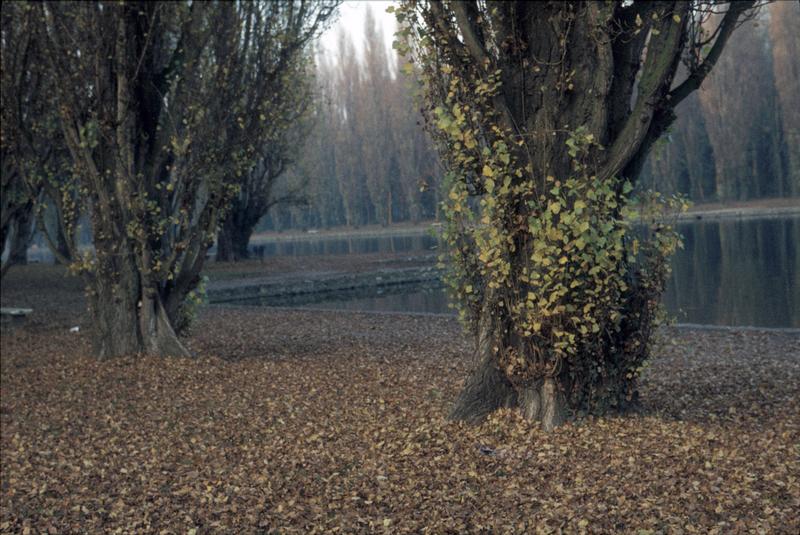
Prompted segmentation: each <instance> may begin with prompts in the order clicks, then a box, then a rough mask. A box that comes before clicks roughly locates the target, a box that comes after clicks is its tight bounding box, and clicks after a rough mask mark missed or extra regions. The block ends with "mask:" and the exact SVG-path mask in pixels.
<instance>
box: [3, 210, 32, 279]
mask: <svg viewBox="0 0 800 535" xmlns="http://www.w3.org/2000/svg"><path fill="white" fill-rule="evenodd" d="M33 222H34V216H33V203H28V205H27V206H26V207H25V208H23V209H22V210H21V211H20V212H19V215H18V216H17V221H16V227H17V229H16V232H15V233H14V234H13V235H12V239H11V243H10V244H9V245H10V249H9V262H11V263H12V264H14V265H24V264H27V263H28V247H29V246H30V244H31V240H32V239H33V230H34V225H33Z"/></svg>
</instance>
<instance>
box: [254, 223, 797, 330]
mask: <svg viewBox="0 0 800 535" xmlns="http://www.w3.org/2000/svg"><path fill="white" fill-rule="evenodd" d="M679 230H680V232H681V233H682V234H683V236H684V248H683V249H682V250H679V251H678V252H677V253H676V255H675V256H674V258H673V261H672V268H673V269H672V276H671V278H670V281H669V284H668V286H667V291H666V293H665V295H664V304H665V305H666V308H667V310H668V311H669V313H670V314H671V315H672V316H673V317H675V318H676V319H677V321H678V322H679V323H695V324H707V325H728V326H757V327H784V328H786V327H789V328H800V216H793V217H781V218H762V219H752V218H751V219H737V220H723V221H705V220H698V221H692V222H686V223H681V224H680V225H679ZM348 241H349V243H345V242H348ZM274 245H275V247H274V249H272V251H271V252H270V253H269V254H295V255H297V254H347V253H348V252H359V253H361V252H383V251H394V252H403V251H405V252H409V253H423V252H425V253H430V252H431V250H432V248H433V249H435V247H436V240H435V239H434V238H432V237H428V236H418V237H414V238H409V237H399V238H398V237H395V238H388V237H383V238H359V239H354V240H324V239H320V240H315V241H309V240H304V241H303V242H296V243H291V242H285V243H280V244H274ZM303 299H304V300H303V301H285V300H284V301H281V302H276V303H275V304H280V305H290V306H305V307H313V308H325V309H346V310H360V311H389V312H427V313H437V314H442V313H445V314H446V313H452V312H453V311H452V309H451V308H449V306H448V299H447V295H446V293H445V291H444V290H443V289H442V288H441V287H437V286H436V285H431V284H428V285H423V286H420V285H412V286H403V287H399V288H395V289H392V290H389V291H386V290H384V291H382V292H380V293H379V292H376V291H374V290H373V291H367V292H364V291H360V292H354V293H346V294H340V295H336V296H333V297H326V300H324V301H318V300H315V298H314V297H308V296H306V297H304V298H303Z"/></svg>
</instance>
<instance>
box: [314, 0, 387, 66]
mask: <svg viewBox="0 0 800 535" xmlns="http://www.w3.org/2000/svg"><path fill="white" fill-rule="evenodd" d="M396 3H397V2H387V1H382V0H361V1H353V0H351V1H347V2H344V3H343V4H342V5H341V6H339V16H338V18H337V20H336V22H335V23H334V24H333V25H331V27H330V28H329V29H328V31H326V32H325V33H324V34H322V37H321V38H320V44H321V45H322V48H323V49H324V50H326V51H328V52H334V51H335V50H336V36H337V34H338V33H339V30H340V29H342V28H344V29H345V31H346V32H347V33H348V34H349V36H350V39H351V41H352V42H353V45H354V47H355V49H356V52H357V53H358V54H359V55H360V54H361V51H362V50H363V49H364V19H365V18H366V13H367V9H372V15H373V16H374V17H375V20H376V21H377V22H378V24H380V25H381V26H382V27H383V33H384V37H385V39H386V47H387V48H388V49H391V46H392V41H393V40H394V35H393V34H394V28H395V25H396V22H395V18H394V14H393V13H387V12H386V8H387V7H389V6H390V5H393V4H396Z"/></svg>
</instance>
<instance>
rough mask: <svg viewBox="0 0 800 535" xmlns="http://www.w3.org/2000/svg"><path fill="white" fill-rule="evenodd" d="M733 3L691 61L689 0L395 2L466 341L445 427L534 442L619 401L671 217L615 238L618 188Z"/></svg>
mask: <svg viewBox="0 0 800 535" xmlns="http://www.w3.org/2000/svg"><path fill="white" fill-rule="evenodd" d="M698 7H700V6H694V8H698ZM750 7H752V2H737V3H733V4H731V6H730V8H729V9H728V10H727V13H726V15H725V16H724V17H722V20H721V23H720V26H719V32H717V33H716V34H714V35H715V36H716V38H715V39H714V40H713V44H712V45H711V47H710V49H709V51H708V53H707V54H706V55H705V57H703V56H702V54H701V53H700V49H701V48H702V47H701V41H702V39H699V38H698V37H697V36H698V35H699V33H698V32H697V31H696V29H697V27H696V26H695V25H696V23H697V21H698V20H700V19H701V18H702V17H700V16H699V15H698V14H697V13H693V12H692V11H691V9H693V4H691V3H689V2H682V1H658V2H633V3H628V2H583V1H567V2H563V1H558V2H555V1H553V2H502V3H490V4H485V3H482V2H477V1H463V2H449V3H445V2H440V1H436V0H431V1H428V2H418V1H413V0H409V1H406V2H403V3H402V6H401V7H400V8H399V9H398V10H397V17H398V21H399V22H401V23H402V25H403V27H402V29H401V30H400V31H399V37H400V38H401V39H399V42H400V45H399V48H400V51H401V53H404V54H409V55H410V56H411V57H413V58H414V61H415V62H416V63H417V64H419V65H420V72H421V74H422V78H423V80H422V82H423V83H422V86H423V88H424V92H425V95H426V99H427V100H426V103H425V105H424V107H423V112H424V113H425V116H426V123H427V126H428V129H429V131H430V132H431V134H432V136H433V138H434V140H435V142H436V145H437V149H438V152H439V154H440V156H441V159H442V162H443V164H444V167H445V169H446V171H447V173H446V181H447V188H448V189H449V192H448V195H447V199H446V201H445V203H444V206H443V207H444V212H445V216H446V219H447V226H446V229H445V238H446V240H447V241H448V243H449V246H450V247H449V252H448V253H447V255H446V260H448V264H449V272H448V276H447V282H448V283H449V286H450V288H451V290H452V294H453V296H454V298H455V300H456V303H457V304H458V306H459V310H460V312H461V319H462V320H463V321H464V323H465V325H466V326H467V327H468V328H469V329H470V330H471V331H472V333H473V334H474V336H475V337H476V341H477V343H476V349H477V360H476V362H477V366H476V368H475V370H474V371H473V372H472V374H471V375H470V376H469V377H468V378H467V381H466V383H465V386H464V389H463V390H462V392H461V394H460V396H459V397H458V399H457V401H456V404H455V406H454V408H453V411H452V413H451V416H452V417H453V418H455V419H461V420H467V421H470V422H477V421H480V420H481V419H482V418H484V417H485V416H486V415H488V414H489V413H491V412H492V411H494V410H497V409H499V408H502V407H512V408H517V409H518V410H519V411H520V412H521V414H522V415H524V416H525V417H526V418H529V419H531V420H533V421H537V422H540V423H541V425H542V427H543V428H544V429H547V430H549V429H552V428H554V427H556V426H558V425H560V424H561V423H562V422H564V421H566V420H567V419H568V418H569V417H570V416H571V415H574V414H578V413H586V412H597V413H603V412H606V411H608V410H615V409H623V408H626V407H627V406H629V405H630V404H632V403H634V402H635V401H636V400H637V398H638V393H637V390H636V384H637V383H636V379H637V376H638V374H639V372H640V371H641V366H642V364H643V362H644V360H645V359H646V358H647V357H648V355H649V347H650V342H651V337H652V333H653V329H654V328H655V326H656V325H657V323H658V322H657V318H658V306H659V300H660V295H661V292H663V289H664V285H665V281H666V278H667V276H668V274H669V267H668V257H669V255H670V254H671V253H672V252H673V251H674V250H675V248H676V247H677V245H678V237H677V234H676V233H675V232H674V230H673V228H672V227H671V226H670V224H669V222H668V221H666V220H664V217H663V216H664V210H671V209H674V208H675V207H676V205H674V204H672V205H668V206H663V205H662V206H659V207H658V208H657V211H654V212H652V213H650V212H647V211H644V209H640V211H641V213H640V216H641V218H642V220H643V222H644V223H648V222H655V223H654V224H653V225H650V226H647V230H645V233H644V235H643V236H638V235H637V234H635V233H634V232H633V231H632V228H631V223H630V220H631V218H632V217H633V209H632V207H631V206H630V205H631V202H632V201H631V192H632V190H633V185H632V184H633V183H634V182H635V180H636V178H637V176H638V174H639V171H640V170H641V167H642V163H643V162H644V158H645V155H646V154H647V151H648V150H649V148H650V147H651V146H652V144H653V143H654V142H655V141H656V140H657V139H658V138H659V137H660V136H661V134H662V133H663V132H664V131H665V130H666V128H667V127H668V126H669V125H670V124H671V122H672V121H673V120H674V118H675V114H674V112H673V110H674V108H675V106H676V105H677V104H678V103H679V102H681V101H682V100H683V99H684V98H686V96H687V95H688V94H690V93H691V92H692V91H694V90H695V89H697V87H699V85H700V83H701V82H702V80H703V79H704V78H705V76H706V75H707V74H708V72H709V71H710V69H711V68H712V67H713V65H714V63H715V62H716V61H717V59H718V58H719V54H720V53H721V50H722V47H724V45H725V42H726V41H727V40H728V38H729V37H730V35H731V33H732V31H733V29H734V28H735V27H736V24H737V20H738V19H739V17H740V16H742V15H743V13H744V12H745V11H746V10H747V9H748V8H750ZM703 44H705V43H703ZM693 47H694V48H693ZM685 50H686V51H688V52H690V54H691V56H690V57H691V58H693V61H695V63H694V64H692V65H690V68H689V69H688V76H687V77H686V78H685V79H684V80H683V81H682V82H680V83H677V84H676V83H675V82H676V72H677V66H678V64H679V62H680V59H681V56H682V54H683V52H684V51H685Z"/></svg>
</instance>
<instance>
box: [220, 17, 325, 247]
mask: <svg viewBox="0 0 800 535" xmlns="http://www.w3.org/2000/svg"><path fill="white" fill-rule="evenodd" d="M314 36H315V34H314V33H311V32H305V33H303V34H302V35H298V36H297V37H296V38H295V39H289V40H284V39H282V38H280V35H278V34H276V35H275V36H274V37H275V42H273V43H269V44H267V43H265V44H264V45H262V47H261V50H263V52H262V53H263V54H264V55H268V57H269V58H270V59H269V60H266V61H270V62H272V64H273V65H274V66H273V67H272V73H273V74H272V76H270V78H269V80H266V81H262V82H259V81H256V80H253V81H252V82H245V83H266V84H271V85H272V87H269V88H265V89H267V91H265V97H266V98H268V99H270V101H269V104H268V106H267V108H268V109H269V117H268V119H267V124H268V126H267V129H266V131H265V133H264V136H263V137H264V141H263V145H262V146H261V147H260V148H259V149H258V150H257V163H256V165H255V166H254V167H253V168H252V169H251V170H250V171H249V172H248V173H245V174H243V175H242V176H241V177H240V178H239V179H238V181H237V182H238V184H239V192H238V193H237V194H236V195H235V196H234V198H233V201H232V203H231V206H230V209H229V210H228V214H227V215H226V217H225V220H224V221H223V223H222V225H221V226H220V230H219V234H218V239H217V261H235V260H242V259H246V258H248V256H249V255H248V244H249V243H250V237H251V236H252V234H253V229H254V228H255V226H256V224H257V223H258V222H259V221H260V220H261V218H262V217H264V215H266V213H267V212H268V211H269V209H270V208H271V207H272V206H274V205H276V204H281V203H283V204H304V203H305V197H303V195H302V191H301V190H302V187H293V188H289V189H288V191H284V192H282V193H279V192H278V189H279V188H278V187H276V185H277V182H278V180H279V178H280V177H281V176H283V175H284V174H285V172H286V170H287V168H288V167H289V166H290V165H291V164H292V163H293V162H294V160H295V159H296V158H297V155H298V154H299V153H300V151H301V149H302V147H303V144H304V143H305V139H306V137H307V136H308V133H309V130H310V126H311V125H310V123H309V121H308V117H307V116H308V113H309V111H310V110H309V108H310V106H311V103H312V98H313V92H312V79H311V74H310V72H309V68H308V61H307V59H306V52H307V51H306V48H307V45H308V44H309V42H310V41H311V38H312V37H314ZM287 47H288V49H287ZM232 127H233V128H238V126H232ZM300 186H302V184H300Z"/></svg>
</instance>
